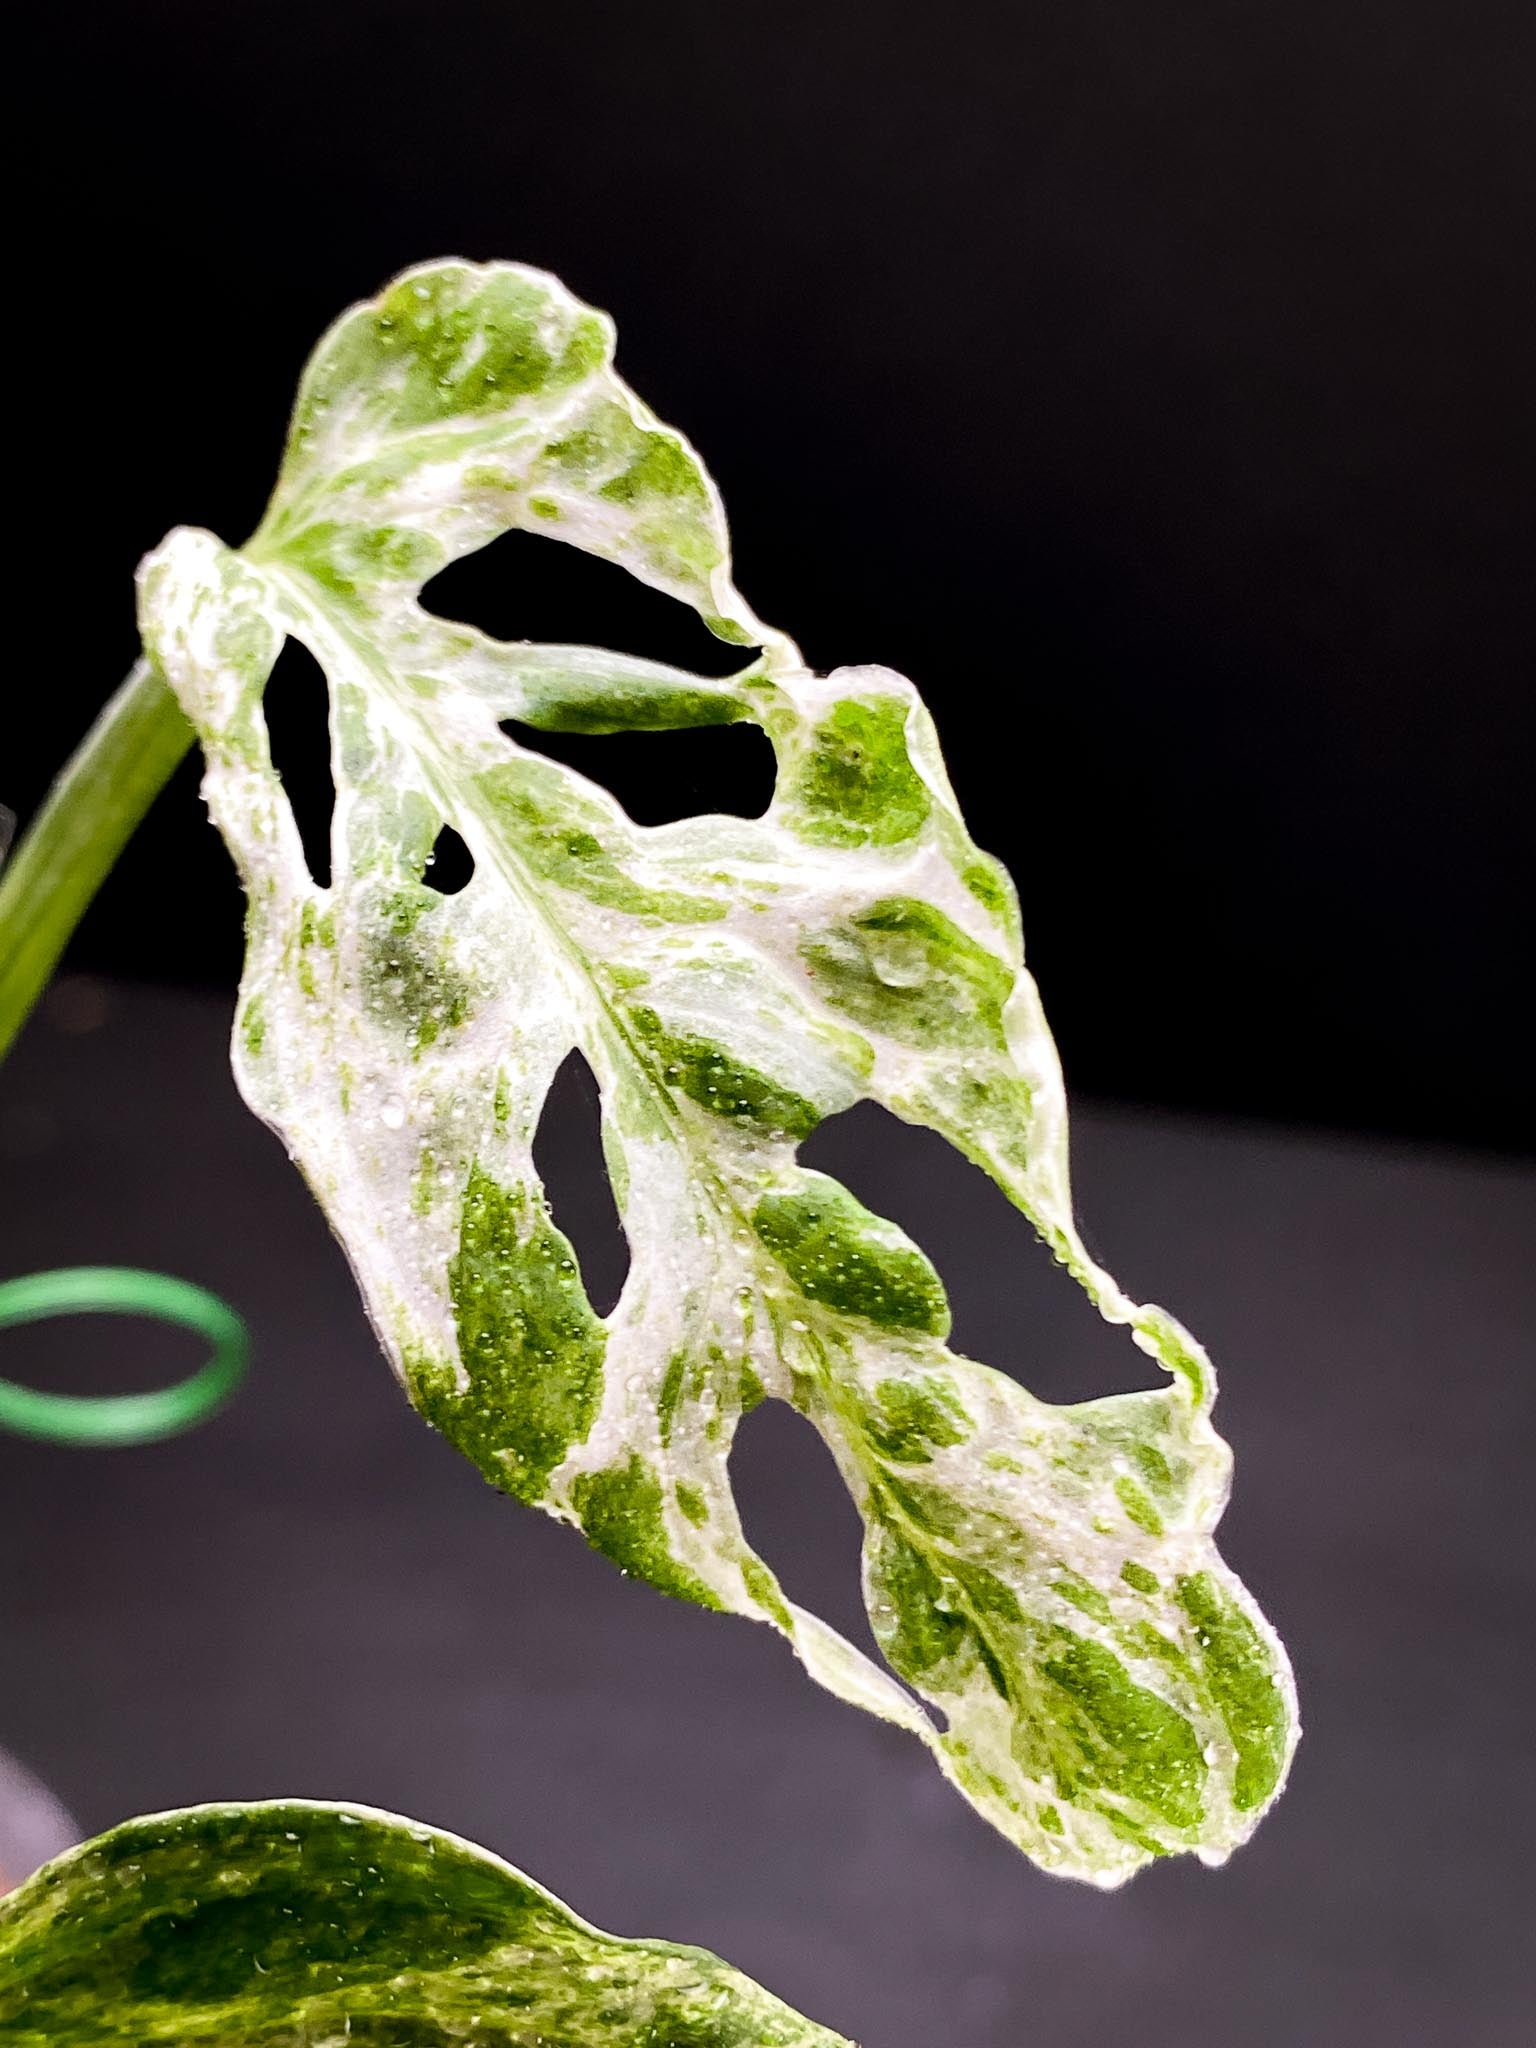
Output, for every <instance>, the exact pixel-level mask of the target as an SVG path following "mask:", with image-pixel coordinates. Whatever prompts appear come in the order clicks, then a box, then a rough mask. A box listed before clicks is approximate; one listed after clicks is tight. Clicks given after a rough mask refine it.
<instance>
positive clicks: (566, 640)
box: [421, 529, 752, 676]
mask: <svg viewBox="0 0 1536 2048" xmlns="http://www.w3.org/2000/svg"><path fill="white" fill-rule="evenodd" d="M421 603H422V605H423V606H424V607H425V609H426V610H427V611H429V612H432V613H434V614H435V615H436V616H437V617H438V618H440V619H455V620H457V621H458V622H459V623H460V624H461V625H465V626H478V627H479V629H480V631H481V632H482V633H489V634H490V635H491V636H492V638H493V639H496V640H546V641H552V642H555V643H562V644H568V645H572V646H577V647H614V648H620V649H622V650H623V652H624V653H626V654H638V655H642V656H644V657H645V658H646V659H647V660H649V661H665V662H668V663H670V664H671V665H672V666H673V667H674V668H685V669H690V670H691V671H692V672H693V673H694V674H696V675H705V676H728V675H732V674H734V673H735V671H736V670H737V669H739V668H741V667H742V666H743V665H744V664H745V663H746V662H748V661H750V660H751V658H752V651H751V649H750V648H745V647H737V646H734V645H733V644H732V643H731V642H729V641H726V640H718V639H716V637H715V635H714V634H713V633H711V632H710V630H709V628H708V627H707V626H706V625H705V624H704V622H703V620H702V619H701V618H700V617H699V615H698V613H697V612H695V611H694V610H693V609H692V607H691V606H689V605H686V604H684V603H682V601H681V600H680V599H678V598H675V597H668V596H667V595H666V593H665V592H664V591H660V590H653V589H652V588H651V587H650V585H649V584H647V583H642V582H640V580H639V579H638V578H637V577H635V576H632V575H630V573H629V571H628V570H627V569H621V568H620V567H619V565H618V564H617V563H616V562H605V561H603V560H602V559H601V558H600V557H599V556H597V555H589V554H585V553H583V551H582V550H581V549H580V548H577V547H568V546H566V545H565V544H564V543H562V542H559V541H556V540H555V539H553V538H552V537H548V538H547V537H546V536H545V535H543V534H541V533H524V532H522V531H521V530H520V529H519V530H514V531H513V532H511V533H503V534H501V535H499V536H498V537H497V538H496V539H495V540H493V541H491V542H490V543H489V544H488V545H487V546H485V547H483V548H479V549H477V550H476V552H475V553H474V554H472V555H464V556H461V557H460V559H459V560H458V561H456V562H450V563H449V564H448V566H447V568H446V569H440V570H439V571H438V573H437V574H436V575H435V576H434V577H432V578H431V579H430V580H429V582H428V583H427V584H426V585H425V587H424V588H423V590H422V593H421Z"/></svg>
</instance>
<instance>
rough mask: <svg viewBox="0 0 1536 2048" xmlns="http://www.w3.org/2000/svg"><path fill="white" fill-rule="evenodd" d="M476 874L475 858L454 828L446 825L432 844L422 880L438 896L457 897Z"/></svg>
mask: <svg viewBox="0 0 1536 2048" xmlns="http://www.w3.org/2000/svg"><path fill="white" fill-rule="evenodd" d="M474 872H475V856H474V855H473V854H472V853H471V852H470V850H469V848H468V847H467V846H466V845H465V844H464V842H463V840H462V839H461V838H460V837H459V835H458V833H457V832H455V831H454V829H453V827H452V826H451V825H445V826H444V827H443V829H442V831H441V832H439V833H438V835H437V837H436V839H435V840H434V841H433V842H432V851H431V853H430V854H428V856H427V866H426V872H425V873H424V874H423V876H422V878H421V879H422V880H423V881H424V882H425V883H426V885H427V887H428V888H429V889H435V890H436V891H437V893H438V895H439V896H457V895H458V893H459V891H460V890H461V889H462V888H463V887H464V886H465V884H466V883H467V882H468V881H469V878H470V876H471V875H473V873H474Z"/></svg>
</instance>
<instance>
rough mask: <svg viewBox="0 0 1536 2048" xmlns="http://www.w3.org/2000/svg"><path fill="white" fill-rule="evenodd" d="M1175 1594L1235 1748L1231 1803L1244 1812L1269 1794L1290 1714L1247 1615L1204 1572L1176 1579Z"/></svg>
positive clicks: (1282, 1764)
mask: <svg viewBox="0 0 1536 2048" xmlns="http://www.w3.org/2000/svg"><path fill="white" fill-rule="evenodd" d="M1178 1595H1179V1604H1180V1606H1181V1607H1182V1608H1183V1609H1184V1612H1185V1613H1186V1614H1187V1615H1188V1616H1189V1618H1190V1621H1191V1622H1192V1623H1193V1624H1194V1630H1195V1639H1196V1641H1197V1643H1198V1644H1199V1653H1198V1654H1199V1661H1200V1665H1201V1668H1202V1670H1203V1671H1204V1674H1205V1682H1206V1684H1207V1685H1208V1686H1209V1687H1210V1689H1211V1697H1212V1698H1213V1699H1214V1700H1215V1702H1216V1705H1217V1707H1218V1709H1219V1710H1220V1713H1221V1717H1222V1719H1223V1720H1224V1721H1225V1722H1226V1724H1227V1729H1228V1732H1229V1733H1230V1735H1231V1737H1232V1741H1233V1744H1234V1746H1235V1747H1236V1750H1237V1776H1236V1779H1235V1782H1234V1785H1233V1793H1232V1801H1233V1804H1234V1805H1235V1806H1236V1807H1237V1808H1238V1810H1239V1811H1240V1812H1243V1813H1247V1812H1250V1811H1251V1810H1252V1809H1253V1808H1254V1807H1256V1806H1260V1805H1262V1804H1263V1802H1264V1801H1265V1800H1266V1799H1267V1798H1268V1797H1269V1796H1270V1794H1271V1793H1272V1792H1273V1791H1274V1789H1275V1787H1276V1786H1277V1785H1278V1784H1279V1782H1280V1777H1281V1773H1282V1772H1283V1771H1284V1769H1285V1759H1286V1753H1287V1735H1288V1719H1289V1717H1288V1715H1287V1713H1286V1708H1285V1698H1284V1695H1283V1693H1282V1692H1281V1689H1280V1684H1279V1677H1278V1673H1277V1672H1276V1670H1275V1660H1274V1657H1273V1654H1272V1653H1271V1651H1270V1649H1269V1647H1268V1645H1267V1644H1266V1643H1265V1641H1264V1638H1263V1637H1262V1636H1261V1635H1260V1634H1259V1631H1258V1630H1257V1629H1256V1628H1255V1627H1254V1625H1253V1623H1252V1622H1251V1621H1250V1620H1249V1618H1248V1616H1247V1615H1246V1614H1245V1613H1244V1612H1243V1610H1242V1608H1241V1607H1239V1606H1238V1604H1237V1602H1236V1601H1235V1600H1234V1599H1233V1598H1232V1597H1231V1595H1230V1594H1229V1593H1227V1592H1226V1591H1225V1590H1224V1589H1223V1587H1222V1586H1221V1585H1220V1583H1219V1582H1218V1581H1217V1580H1216V1579H1215V1578H1213V1577H1212V1575H1211V1574H1210V1573H1209V1572H1195V1573H1193V1574H1191V1575H1190V1576H1189V1577H1187V1578H1182V1579H1180V1580H1179V1583H1178Z"/></svg>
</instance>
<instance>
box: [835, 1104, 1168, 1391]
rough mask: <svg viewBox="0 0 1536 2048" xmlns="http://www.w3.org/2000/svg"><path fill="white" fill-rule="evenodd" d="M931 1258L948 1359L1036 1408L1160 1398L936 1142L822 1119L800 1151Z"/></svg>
mask: <svg viewBox="0 0 1536 2048" xmlns="http://www.w3.org/2000/svg"><path fill="white" fill-rule="evenodd" d="M799 1156H800V1158H801V1160H802V1161H803V1162H804V1164H805V1165H807V1166H815V1167H818V1168H819V1169H820V1170H821V1171H822V1172H823V1173H830V1174H832V1175H834V1176H835V1178H836V1179H838V1180H840V1181H842V1182H843V1183H844V1184H845V1185H846V1186H847V1187H849V1188H851V1189H852V1190H853V1192H854V1194H856V1195H857V1196H858V1198H859V1200H860V1201H861V1202H864V1203H865V1204H866V1205H867V1206H868V1207H869V1208H871V1209H873V1210H875V1211H876V1212H877V1213H878V1214H879V1215H881V1216H888V1217H889V1218H890V1219H891V1221H892V1222H893V1223H899V1224H900V1225H901V1227H902V1229H903V1230H904V1231H906V1233H907V1235H908V1236H909V1237H911V1238H912V1239H913V1240H914V1241H915V1242H916V1243H917V1244H919V1245H921V1246H922V1248H923V1250H924V1251H925V1252H926V1253H927V1254H928V1256H929V1258H930V1259H932V1261H933V1263H934V1265H935V1266H936V1267H937V1268H938V1271H939V1274H940V1276H941V1277H942V1279H943V1281H944V1286H945V1289H946V1291H947V1292H948V1295H949V1305H950V1309H951V1312H952V1313H953V1316H954V1328H953V1331H952V1333H951V1336H950V1340H949V1342H950V1346H951V1348H952V1349H953V1350H955V1351H958V1352H961V1353H963V1354H964V1355H965V1356H966V1357H967V1358H976V1359H980V1360H982V1361H983V1362H984V1363H985V1364H987V1365H995V1366H997V1367H999V1368H1000V1369H1001V1370H1002V1371H1004V1372H1006V1373H1008V1374H1010V1375H1011V1376H1012V1377H1013V1378H1014V1379H1016V1380H1017V1381H1018V1382H1019V1383H1020V1385H1021V1386H1024V1387H1027V1388H1028V1389H1029V1391H1030V1393H1032V1394H1034V1395H1036V1396H1037V1397H1038V1398H1039V1399H1040V1400H1042V1401H1057V1402H1069V1401H1089V1400H1092V1399H1094V1398H1095V1397H1096V1396H1098V1395H1100V1394H1120V1393H1130V1392H1132V1391H1133V1390H1135V1389H1137V1388H1143V1387H1164V1386H1166V1385H1167V1384H1168V1376H1167V1374H1166V1373H1164V1372H1162V1371H1161V1370H1160V1369H1159V1368H1158V1367H1157V1366H1156V1365H1155V1364H1154V1363H1153V1361H1152V1360H1151V1359H1150V1358H1148V1357H1147V1356H1146V1354H1145V1353H1144V1352H1142V1351H1140V1350H1138V1348H1137V1347H1136V1346H1135V1345H1134V1344H1133V1343H1132V1342H1131V1338H1130V1335H1129V1333H1128V1332H1127V1331H1125V1330H1122V1329H1117V1328H1115V1327H1114V1326H1113V1325H1112V1324H1109V1323H1106V1322H1105V1321H1104V1319H1103V1317H1102V1316H1100V1315H1099V1313H1098V1311H1097V1310H1096V1309H1095V1308H1094V1306H1093V1304H1092V1303H1091V1302H1090V1301H1089V1300H1088V1299H1087V1297H1086V1296H1085V1295H1084V1293H1083V1291H1082V1289H1081V1288H1080V1287H1079V1286H1078V1284H1077V1282H1076V1281H1075V1280H1074V1279H1073V1278H1072V1277H1071V1275H1070V1274H1069V1273H1067V1272H1066V1271H1065V1269H1064V1268H1063V1267H1061V1266H1059V1265H1058V1264H1057V1263H1056V1260H1055V1259H1054V1258H1053V1257H1052V1255H1051V1253H1050V1252H1049V1251H1048V1250H1047V1249H1046V1247H1045V1246H1044V1245H1043V1244H1042V1243H1041V1242H1040V1240H1039V1239H1038V1238H1037V1237H1036V1236H1035V1234H1034V1231H1033V1230H1032V1229H1031V1227H1030V1224H1029V1222H1028V1219H1027V1218H1026V1217H1024V1216H1023V1215H1021V1214H1020V1212H1019V1211H1018V1210H1017V1209H1015V1208H1014V1206H1013V1204H1012V1203H1011V1202H1010V1201H1009V1200H1008V1198H1007V1196H1006V1195H1005V1194H1004V1193H1003V1192H1002V1190H1001V1189H1000V1188H998V1187H995V1186H994V1185H993V1183H992V1182H991V1181H990V1180H989V1179H988V1178H987V1176H986V1174H984V1173H983V1172H982V1170H981V1168H980V1167H979V1166H974V1165H973V1164H972V1163H971V1161H970V1160H969V1159H967V1158H966V1157H965V1156H964V1154H963V1153H960V1152H957V1151H956V1150H955V1148H954V1146H953V1145H951V1144H950V1143H949V1141H948V1139H947V1138H942V1137H940V1136H939V1134H938V1133H937V1132H936V1131H926V1130H920V1129H919V1128H918V1127H917V1126H916V1125H914V1124H905V1123H903V1122H902V1121H901V1120H900V1118H899V1117H895V1116H892V1115H891V1113H890V1111H889V1110H887V1109H882V1108H881V1107H880V1105H879V1104H878V1103H874V1102H859V1103H856V1104H855V1105H854V1106H853V1108H852V1109H846V1110H842V1111H840V1112H839V1113H838V1114H837V1115H835V1116H830V1117H828V1118H827V1120H826V1121H825V1123H823V1124H821V1125H820V1126H819V1127H818V1128H817V1129H816V1131H815V1132H813V1134H812V1135H811V1137H809V1138H808V1139H807V1140H806V1142H805V1144H804V1145H802V1146H801V1148H800V1155H799Z"/></svg>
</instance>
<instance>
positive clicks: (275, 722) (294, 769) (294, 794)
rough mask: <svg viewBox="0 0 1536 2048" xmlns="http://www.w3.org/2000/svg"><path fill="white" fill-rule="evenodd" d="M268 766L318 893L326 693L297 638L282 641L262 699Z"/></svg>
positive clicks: (331, 805)
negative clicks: (285, 801) (277, 782)
mask: <svg viewBox="0 0 1536 2048" xmlns="http://www.w3.org/2000/svg"><path fill="white" fill-rule="evenodd" d="M262 711H263V713H264V715H265V717H266V721H267V735H268V743H269V745H270V747H271V750H272V765H273V767H274V768H276V770H277V772H278V774H279V775H280V776H281V777H282V782H283V788H284V790H285V792H286V793H287V797H288V802H289V805H290V807H291V808H292V811H293V817H294V823H295V824H296V825H297V826H298V828H299V839H300V842H301V844H302V845H303V848H304V862H305V865H306V866H307V867H308V869H309V872H310V876H311V878H312V879H313V880H314V881H315V882H316V883H317V884H318V886H319V887H320V888H322V889H328V888H329V887H330V885H331V813H332V811H333V810H334V809H335V807H336V785H335V783H334V782H333V781H332V779H331V733H330V689H329V686H328V685H327V683H326V680H325V671H324V670H323V669H322V668H321V666H320V664H319V662H318V661H316V659H315V657H314V656H313V655H312V654H311V653H310V651H309V649H308V648H307V647H305V646H303V645H302V644H301V643H300V642H299V641H297V640H285V641H284V642H283V645H282V648H281V650H280V652H279V654H278V657H277V660H276V662H275V663H274V664H273V668H272V674H271V677H270V679H269V681H268V683H267V688H266V694H265V696H264V698H263V700H262Z"/></svg>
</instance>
